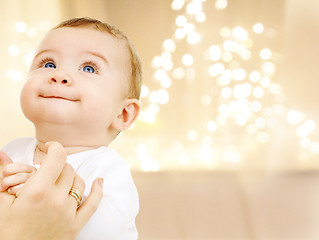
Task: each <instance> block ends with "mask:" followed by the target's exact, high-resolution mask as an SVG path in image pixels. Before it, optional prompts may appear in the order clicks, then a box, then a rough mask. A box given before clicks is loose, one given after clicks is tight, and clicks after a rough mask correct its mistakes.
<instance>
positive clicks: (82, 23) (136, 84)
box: [53, 17, 143, 99]
mask: <svg viewBox="0 0 319 240" xmlns="http://www.w3.org/2000/svg"><path fill="white" fill-rule="evenodd" d="M63 27H74V28H76V27H88V28H93V29H95V30H98V31H101V32H107V33H109V34H111V35H112V36H114V37H116V38H119V39H124V41H125V42H126V45H127V48H128V50H129V53H130V58H131V59H130V62H131V66H130V72H129V73H130V76H131V79H130V85H129V93H128V97H129V98H136V99H139V98H140V93H141V86H142V79H143V76H142V63H141V60H140V58H139V56H138V55H137V53H136V51H135V48H134V46H133V44H132V43H131V41H130V40H129V39H128V38H127V37H126V36H125V34H124V33H122V32H121V31H120V30H119V29H118V28H116V27H114V26H111V25H110V24H108V23H104V22H101V21H99V20H97V19H93V18H87V17H85V18H71V19H69V20H66V21H63V22H61V23H60V24H58V25H57V26H55V27H54V28H53V30H54V29H58V28H63Z"/></svg>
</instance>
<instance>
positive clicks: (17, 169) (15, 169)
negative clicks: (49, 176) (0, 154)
mask: <svg viewBox="0 0 319 240" xmlns="http://www.w3.org/2000/svg"><path fill="white" fill-rule="evenodd" d="M36 170H37V169H36V168H35V167H33V166H31V165H28V164H25V163H11V164H8V165H6V166H5V167H4V168H3V170H2V174H3V177H8V176H10V175H13V174H17V173H30V174H32V173H34V172H36Z"/></svg>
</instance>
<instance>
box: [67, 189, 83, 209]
mask: <svg viewBox="0 0 319 240" xmlns="http://www.w3.org/2000/svg"><path fill="white" fill-rule="evenodd" d="M69 194H70V195H71V196H72V197H74V198H75V200H76V202H77V204H78V206H80V204H81V200H82V196H81V193H80V191H79V190H77V189H75V188H71V190H70V192H69Z"/></svg>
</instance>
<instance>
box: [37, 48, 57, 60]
mask: <svg viewBox="0 0 319 240" xmlns="http://www.w3.org/2000/svg"><path fill="white" fill-rule="evenodd" d="M53 51H54V50H53V49H44V50H42V51H40V52H38V53H37V54H36V55H35V56H34V59H35V58H37V57H38V56H40V55H41V54H43V53H46V52H53Z"/></svg>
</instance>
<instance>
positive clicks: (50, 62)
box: [21, 27, 129, 132]
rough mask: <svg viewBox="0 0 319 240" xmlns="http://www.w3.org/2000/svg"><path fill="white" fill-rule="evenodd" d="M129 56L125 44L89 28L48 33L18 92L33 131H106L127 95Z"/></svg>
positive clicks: (61, 29)
mask: <svg viewBox="0 0 319 240" xmlns="http://www.w3.org/2000/svg"><path fill="white" fill-rule="evenodd" d="M128 66H129V53H128V50H127V48H126V46H125V43H124V41H123V40H119V39H117V38H114V37H113V36H111V35H110V34H108V33H105V32H99V31H96V30H93V29H87V28H69V27H65V28H60V29H56V30H53V31H50V32H49V33H48V34H47V35H46V37H45V38H44V40H43V41H42V43H41V44H40V46H39V48H38V50H37V51H36V55H35V57H34V60H33V63H32V65H31V68H30V72H29V75H28V79H27V82H26V84H25V86H24V87H23V89H22V92H21V107H22V110H23V112H24V114H25V116H26V117H27V118H28V119H29V120H31V121H32V122H33V123H34V124H35V126H36V127H37V124H39V123H40V124H41V123H50V124H58V125H59V124H60V125H68V124H70V125H72V126H73V127H81V128H86V129H87V130H88V132H90V131H96V130H99V131H104V130H103V129H106V127H108V125H109V124H110V123H111V122H112V119H113V118H114V117H116V115H117V114H118V111H119V108H120V106H121V103H122V101H123V100H124V99H125V98H126V93H127V92H128Z"/></svg>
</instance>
